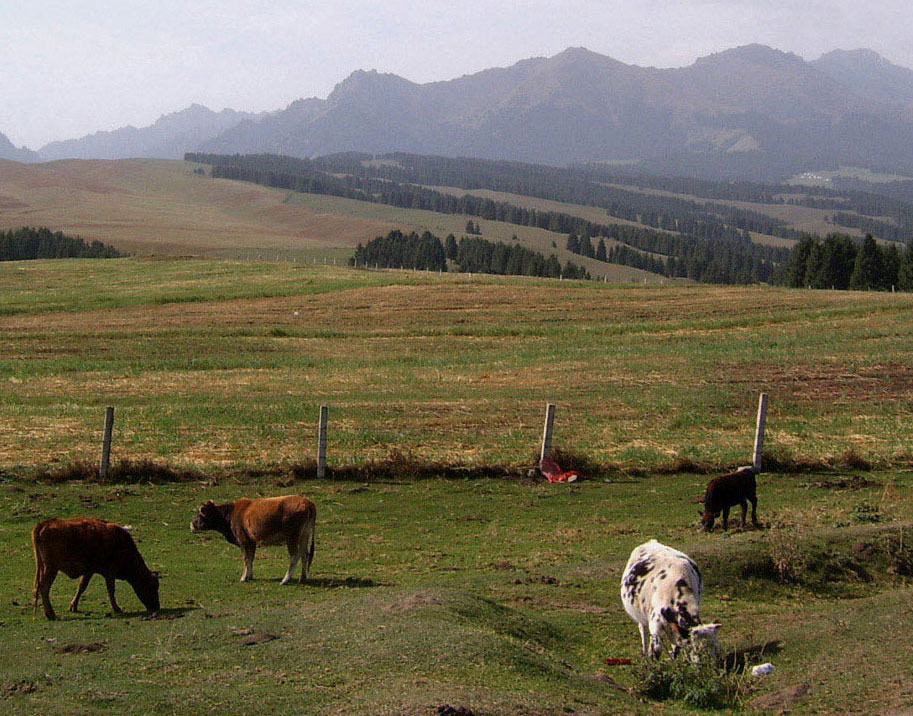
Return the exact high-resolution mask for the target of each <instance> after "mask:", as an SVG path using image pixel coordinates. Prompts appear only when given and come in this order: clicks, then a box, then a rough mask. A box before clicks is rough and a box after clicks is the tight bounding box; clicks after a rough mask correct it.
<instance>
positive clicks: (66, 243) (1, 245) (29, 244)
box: [0, 227, 122, 261]
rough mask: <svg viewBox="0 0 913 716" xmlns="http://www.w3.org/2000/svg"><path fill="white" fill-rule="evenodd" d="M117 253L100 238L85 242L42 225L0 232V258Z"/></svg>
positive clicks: (103, 256) (113, 255)
mask: <svg viewBox="0 0 913 716" xmlns="http://www.w3.org/2000/svg"><path fill="white" fill-rule="evenodd" d="M119 256H122V254H121V253H120V252H118V251H117V250H116V249H115V248H113V247H111V246H108V245H107V244H103V243H102V242H101V241H92V242H86V241H83V240H82V239H80V238H78V237H76V238H73V237H72V236H66V235H64V234H63V233H61V232H60V231H51V230H50V229H48V228H45V227H42V228H40V229H30V228H27V227H24V228H21V229H13V230H11V231H6V232H3V231H0V261H25V260H28V259H68V258H80V259H110V258H117V257H119Z"/></svg>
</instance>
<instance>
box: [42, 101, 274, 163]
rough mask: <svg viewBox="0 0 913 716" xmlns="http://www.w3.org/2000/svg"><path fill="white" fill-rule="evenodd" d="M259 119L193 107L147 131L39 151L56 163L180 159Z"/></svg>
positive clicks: (130, 129)
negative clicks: (251, 120)
mask: <svg viewBox="0 0 913 716" xmlns="http://www.w3.org/2000/svg"><path fill="white" fill-rule="evenodd" d="M257 116H260V115H256V114H253V113H250V112H236V111H235V110H233V109H224V110H222V111H221V112H213V111H212V110H211V109H208V108H206V107H204V106H202V105H199V104H192V105H191V106H190V107H188V108H187V109H184V110H181V111H180V112H172V113H171V114H165V115H162V116H161V117H159V118H158V120H156V122H155V123H154V124H151V125H149V126H148V127H142V128H136V127H132V126H128V127H122V128H120V129H115V130H113V131H110V132H96V133H95V134H89V135H86V136H85V137H82V138H80V139H69V140H66V141H62V142H51V143H50V144H47V145H45V146H44V147H42V148H41V149H40V150H38V152H37V155H38V158H39V160H40V161H52V160H54V159H126V158H131V157H149V158H160V159H180V158H181V157H183V156H184V153H185V152H189V151H192V150H193V149H194V148H195V147H197V146H199V145H200V144H201V143H203V142H206V141H207V140H209V139H211V138H213V137H215V136H217V135H219V134H221V133H222V132H224V131H225V130H226V129H229V128H230V127H233V126H235V125H236V124H238V123H239V122H243V121H244V120H248V119H252V118H254V117H257Z"/></svg>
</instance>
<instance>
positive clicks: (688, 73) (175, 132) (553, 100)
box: [38, 45, 913, 179]
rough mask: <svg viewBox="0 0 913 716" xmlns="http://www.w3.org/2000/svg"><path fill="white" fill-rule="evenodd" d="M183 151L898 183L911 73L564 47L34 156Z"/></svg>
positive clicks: (846, 61) (385, 79)
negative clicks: (832, 176) (855, 177)
mask: <svg viewBox="0 0 913 716" xmlns="http://www.w3.org/2000/svg"><path fill="white" fill-rule="evenodd" d="M195 150H199V151H204V152H216V153H275V154H285V155H290V156H297V157H309V156H317V155H323V154H330V153H334V152H345V151H366V152H376V153H386V152H395V151H403V152H412V153H417V154H439V155H450V156H474V157H480V158H489V159H512V160H521V161H527V162H539V163H545V164H557V165H566V164H568V163H572V162H602V161H615V160H639V161H641V162H643V163H644V166H645V167H646V168H648V169H656V170H659V171H666V172H675V173H683V174H697V175H705V176H718V177H719V176H725V177H732V178H750V179H775V178H782V177H783V176H785V175H788V174H790V173H794V172H796V171H801V170H805V169H825V168H828V167H833V168H836V167H837V166H838V165H840V164H858V165H862V166H866V167H869V168H872V169H885V170H891V171H895V172H901V173H903V172H913V70H910V69H907V68H904V67H899V66H897V65H894V64H892V63H890V62H888V61H887V60H885V59H884V58H882V57H880V56H879V55H877V53H874V52H873V51H871V50H854V51H843V50H837V51H834V52H830V53H828V54H826V55H824V56H822V57H821V58H819V59H818V60H815V61H813V62H807V61H805V60H804V59H802V58H801V57H799V56H798V55H795V54H792V53H788V52H781V51H779V50H775V49H772V48H770V47H767V46H764V45H746V46H743V47H738V48H734V49H731V50H726V51H723V52H719V53H715V54H712V55H709V56H707V57H702V58H700V59H699V60H697V61H696V62H695V63H694V64H692V65H689V66H687V67H682V68H674V69H657V68H651V67H639V66H636V65H628V64H625V63H623V62H619V61H617V60H614V59H612V58H610V57H606V56H604V55H600V54H598V53H595V52H591V51H589V50H586V49H584V48H569V49H568V50H565V51H564V52H562V53H560V54H558V55H555V56H553V57H548V58H541V57H540V58H532V59H527V60H522V61H520V62H518V63H516V64H515V65H512V66H510V67H504V68H494V69H488V70H483V71H481V72H477V73H475V74H471V75H465V76H463V77H459V78H457V79H453V80H448V81H441V82H431V83H427V84H416V83H413V82H410V81H409V80H406V79H404V78H402V77H399V76H397V75H392V74H382V73H378V72H376V71H363V70H358V71H356V72H353V73H352V74H351V75H350V76H349V77H348V78H346V79H345V80H344V81H342V82H340V83H339V84H338V85H337V86H336V87H335V89H334V90H333V91H332V92H331V93H330V95H329V96H328V97H327V98H326V99H318V98H310V99H300V100H296V101H295V102H292V103H291V104H290V105H288V106H287V107H286V108H285V109H282V110H277V111H275V112H270V113H261V114H257V115H254V114H249V113H243V112H233V111H232V110H224V111H223V112H219V113H216V112H212V111H211V110H208V109H206V108H205V107H201V106H199V105H193V106H192V107H190V108H188V109H186V110H183V111H182V112H176V113H174V114H170V115H165V116H163V117H161V118H160V119H159V120H158V121H157V122H156V123H155V124H153V125H151V126H150V127H145V128H142V129H136V128H133V127H125V128H123V129H120V130H115V131H114V132H99V133H96V134H93V135H89V136H87V137H83V138H82V139H78V140H69V141H67V142H53V143H51V144H49V145H47V146H46V147H43V148H42V149H41V150H39V152H38V156H39V158H40V159H42V160H48V159H55V158H62V157H64V156H67V157H86V158H88V157H93V158H120V157H127V156H142V157H169V158H173V157H178V156H182V155H183V153H184V152H185V151H195Z"/></svg>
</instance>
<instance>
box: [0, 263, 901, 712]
mask: <svg viewBox="0 0 913 716" xmlns="http://www.w3.org/2000/svg"><path fill="white" fill-rule="evenodd" d="M911 302H913V297H910V296H904V295H900V294H896V295H891V294H860V293H849V292H843V293H841V292H824V291H815V292H811V291H808V292H806V291H787V290H782V289H771V288H761V287H752V288H734V287H706V286H701V287H697V286H676V287H642V286H641V287H632V286H605V285H602V284H597V283H593V282H558V281H548V280H535V279H525V278H496V277H490V276H486V277H468V276H457V275H449V276H447V275H445V276H437V275H433V274H425V273H414V272H398V271H380V272H378V271H353V270H349V269H342V268H335V269H334V268H332V267H309V266H301V265H293V264H288V263H266V262H231V261H215V260H202V259H196V260H190V259H119V260H109V261H87V260H82V261H79V260H73V261H36V262H20V263H6V264H0V385H2V386H3V390H2V391H0V501H2V507H3V509H2V510H0V547H2V548H3V549H4V550H5V552H6V554H7V561H6V564H5V568H4V569H3V570H0V605H2V606H0V630H2V632H3V636H4V644H5V645H10V644H15V645H16V647H17V648H15V649H13V648H4V649H0V708H2V709H3V711H4V713H10V714H33V713H43V714H103V713H125V714H130V713H161V714H167V713H175V712H182V713H183V712H193V713H213V712H221V711H224V710H225V708H226V707H227V706H228V705H229V704H230V705H231V708H232V709H233V710H236V711H239V712H243V713H245V714H261V713H262V714H267V713H276V712H289V711H292V710H295V711H301V712H305V713H314V714H391V715H392V714H406V715H411V714H415V715H425V714H428V715H429V716H431V715H432V714H434V713H435V710H436V707H437V706H439V705H441V704H445V703H449V704H452V705H454V706H466V707H468V708H470V709H472V710H473V711H474V713H475V714H477V715H478V716H485V715H487V716H496V715H502V714H503V715H504V716H513V715H515V714H527V715H529V716H532V715H534V714H535V715H538V714H548V715H550V716H551V715H557V714H565V713H578V714H652V713H669V714H676V713H682V712H683V711H688V710H689V707H687V706H686V705H685V704H683V703H682V702H681V701H679V700H672V701H666V702H662V703H657V702H654V701H651V700H649V699H644V697H641V696H640V695H638V693H637V691H636V690H635V689H634V687H635V686H636V685H637V684H638V679H637V676H636V667H632V666H606V664H605V663H604V660H605V659H606V658H609V657H636V655H637V652H638V649H639V638H638V636H637V630H636V627H635V626H634V624H633V623H632V622H630V620H629V619H628V618H627V616H626V615H625V614H624V612H623V610H622V608H621V605H620V600H619V598H618V581H619V578H620V574H621V570H622V568H623V566H624V563H625V561H626V559H627V555H628V553H629V552H630V550H631V548H632V547H633V546H635V545H636V544H638V543H640V542H642V541H644V540H645V539H648V538H650V537H657V538H659V539H661V540H662V541H664V542H666V543H669V544H672V545H674V546H676V547H679V548H683V549H685V550H686V551H687V552H688V553H689V554H691V555H692V556H693V557H694V558H695V559H696V560H697V561H698V563H699V564H700V565H701V567H702V569H703V572H704V576H705V581H706V583H707V590H708V593H707V596H706V598H705V604H704V607H703V609H702V614H703V616H704V617H705V619H707V620H718V621H721V622H722V623H723V624H724V631H723V635H724V637H723V642H724V647H725V650H726V651H727V652H729V653H730V656H731V657H732V658H735V656H736V655H737V654H748V658H749V661H757V662H760V661H772V662H773V663H774V664H775V665H776V667H777V671H776V672H775V673H774V674H773V675H771V676H768V677H765V678H764V679H761V680H753V679H751V678H750V677H748V676H744V677H741V684H742V688H743V691H742V692H740V699H739V704H740V706H741V709H740V710H741V711H742V712H745V713H753V712H755V711H757V710H758V708H760V706H761V705H763V702H757V701H755V700H756V699H758V698H762V699H763V698H767V697H770V695H771V694H774V695H775V694H777V693H778V692H781V691H783V690H784V689H787V688H788V687H792V686H795V685H797V684H806V685H808V687H809V691H808V693H807V695H805V696H803V697H801V698H799V699H798V700H797V701H795V703H792V702H791V701H789V700H787V706H788V707H789V708H790V709H791V712H792V713H843V712H850V711H851V710H852V708H853V707H854V706H853V705H854V704H855V705H857V706H858V705H859V704H863V703H864V704H865V705H866V706H865V708H866V709H867V710H868V711H869V712H872V713H883V714H901V713H906V712H908V709H909V707H910V706H911V705H913V679H911V677H910V674H911V673H913V672H911V669H913V650H911V648H910V646H909V644H908V643H907V640H906V639H904V638H903V636H902V629H899V628H898V624H899V622H898V620H901V622H904V620H906V619H908V617H909V611H910V607H909V594H910V590H909V587H910V578H911V575H913V550H911V548H910V546H909V545H910V528H911V524H910V520H909V505H910V499H911V489H913V477H911V473H910V472H909V471H908V467H909V464H910V457H909V448H908V431H909V424H910V419H909V416H910V411H911V405H913V324H911V322H910V320H909V316H910V308H911ZM760 390H766V391H768V392H769V394H770V396H771V412H770V415H769V432H768V445H769V449H770V454H771V456H772V457H775V458H777V459H778V460H779V461H780V463H781V464H783V465H795V464H797V463H798V462H799V461H801V460H805V461H807V462H808V463H809V464H811V465H818V467H819V468H821V467H825V466H826V465H827V464H833V465H835V466H836V467H835V468H834V469H832V470H827V471H825V472H821V473H817V472H811V473H802V474H788V473H782V472H781V473H776V472H774V473H766V474H764V475H762V476H761V478H760V480H759V496H760V508H759V513H760V517H761V520H762V522H764V523H765V527H766V529H763V530H759V531H748V532H744V533H737V532H733V533H731V534H720V533H715V534H711V535H706V534H702V533H700V532H698V531H697V528H696V525H697V514H696V512H697V510H698V508H699V505H698V504H697V500H699V498H700V495H701V493H702V490H703V486H704V484H705V483H706V480H707V477H706V476H705V475H695V474H690V473H688V472H677V473H674V474H667V473H664V472H663V470H664V469H666V468H669V467H671V466H673V463H675V461H676V458H679V459H680V460H681V459H684V458H687V459H689V460H691V461H693V462H695V463H701V464H707V465H710V466H713V467H715V468H718V469H719V468H721V467H722V466H724V465H733V464H739V463H744V462H745V460H746V459H747V457H748V454H749V450H750V441H751V436H752V422H753V411H754V405H755V401H756V398H757V393H758V391H760ZM546 401H553V402H556V403H557V404H558V419H557V423H556V435H555V441H556V444H557V445H558V446H559V447H561V448H563V449H568V450H572V451H574V452H576V453H578V454H580V455H583V456H585V457H587V458H589V459H590V460H592V461H593V462H596V463H602V464H603V467H602V468H601V470H600V471H599V472H597V473H594V474H591V475H590V477H591V478H592V479H590V480H588V481H584V482H582V483H578V484H575V485H571V486H568V485H549V484H542V483H534V482H529V481H527V480H525V479H522V477H521V476H522V475H523V474H524V468H525V467H527V466H528V465H529V464H530V463H531V461H532V457H533V454H534V453H535V450H536V444H537V440H538V437H539V431H540V429H541V418H542V409H543V407H544V403H545V402H546ZM108 404H111V405H115V406H117V408H118V413H117V419H116V428H115V448H114V455H115V458H133V459H136V458H153V459H155V460H156V461H158V462H159V463H160V464H169V465H173V466H177V467H190V468H195V469H196V470H197V471H198V473H197V476H196V479H194V480H192V481H190V482H185V483H179V484H160V485H150V484H94V483H90V482H80V481H70V482H62V483H52V482H48V481H43V482H42V481H36V480H35V475H36V473H37V472H39V471H41V470H50V471H51V472H52V473H53V472H54V470H55V469H58V468H62V467H65V466H66V465H68V464H70V462H71V461H73V460H89V461H91V460H95V459H97V452H98V443H99V432H100V426H101V418H102V414H103V407H104V406H105V405H108ZM320 404H327V405H329V406H330V462H331V467H332V466H333V465H334V464H336V465H340V464H362V463H364V462H365V461H366V460H369V459H374V458H383V457H385V456H387V455H388V454H389V453H390V451H391V450H400V451H404V452H407V453H411V454H412V455H413V456H414V457H415V459H417V460H426V461H437V462H440V463H442V465H457V466H480V465H502V466H505V467H504V471H505V477H503V478H484V479H482V478H479V479H469V478H463V479H440V478H438V479H428V480H411V479H408V475H394V476H393V478H392V479H383V480H372V481H369V482H364V483H363V482H361V481H360V480H357V481H356V480H335V481H334V480H322V481H317V480H310V479H309V480H296V479H295V475H296V474H298V475H300V473H297V472H296V471H295V470H294V466H295V465H296V464H299V463H303V462H307V461H308V460H309V459H312V458H313V448H314V443H315V442H316V441H315V435H314V422H315V420H316V415H317V407H318V406H319V405H320ZM866 462H869V463H873V464H874V465H875V470H874V471H864V472H861V473H860V472H858V471H857V470H856V469H849V468H846V467H843V468H841V467H840V465H843V464H847V465H853V466H855V467H856V468H859V467H864V466H865V463H866ZM258 475H259V476H258ZM289 492H301V493H304V494H307V495H309V496H311V497H312V498H313V499H314V500H315V501H316V502H317V504H318V510H319V521H318V533H317V535H318V546H317V555H316V559H315V563H314V568H313V571H312V580H311V582H310V583H309V584H307V585H304V586H297V585H296V586H289V587H280V585H279V584H278V579H279V578H280V577H281V576H282V574H283V573H284V568H285V556H284V550H281V549H279V548H267V549H264V550H261V552H260V554H259V555H258V560H257V563H256V574H257V577H258V579H257V580H256V581H254V582H252V583H249V584H243V585H242V584H238V583H237V579H238V578H239V576H240V571H241V559H240V555H239V553H238V551H237V548H234V547H232V546H230V545H228V544H227V543H226V542H224V541H222V540H221V538H217V536H216V535H214V534H211V533H210V534H207V535H204V536H200V535H191V534H190V532H189V530H188V523H189V521H190V519H191V518H192V517H193V514H194V513H195V511H196V509H197V507H198V505H199V503H200V502H202V501H203V500H204V499H206V498H213V499H216V500H222V499H231V498H234V497H237V496H240V495H249V496H254V495H271V494H282V493H289ZM77 514H85V515H94V516H99V517H104V518H107V519H112V520H116V521H119V522H121V523H123V524H130V525H133V527H134V535H135V537H136V538H137V540H138V543H139V546H140V549H141V551H142V552H143V553H144V555H145V556H146V557H147V559H148V561H149V562H150V565H151V566H152V567H153V568H155V569H161V570H163V571H164V573H165V576H164V577H163V580H162V601H163V607H164V610H163V612H162V614H161V615H160V616H159V618H157V619H144V618H143V616H144V615H143V614H142V613H141V612H139V611H137V610H138V609H139V608H140V605H139V602H138V600H137V599H136V598H135V596H134V595H133V594H132V592H131V590H130V589H129V586H128V585H126V584H125V583H119V585H118V594H119V599H120V602H121V604H122V606H123V607H124V608H125V609H126V610H127V614H126V615H124V616H123V617H117V618H115V617H111V616H109V615H108V606H107V603H106V600H105V596H104V589H103V587H102V582H101V581H98V580H97V578H96V581H95V582H93V584H92V585H91V586H90V587H89V590H88V592H87V593H86V596H85V597H84V600H83V602H82V606H83V609H84V610H85V613H84V614H80V615H71V614H69V613H67V612H66V611H65V607H66V604H67V603H68V601H69V598H70V596H71V595H72V592H73V591H75V582H73V581H72V580H68V579H66V578H65V577H60V578H59V579H58V582H57V584H56V585H55V588H54V590H53V592H52V599H53V601H54V604H55V606H56V607H57V611H58V614H60V615H61V616H62V619H61V620H60V621H58V622H55V623H49V622H46V621H44V619H43V618H41V617H34V616H33V615H32V610H31V606H30V600H31V583H32V577H33V573H34V572H33V565H32V554H31V546H30V544H29V531H30V529H31V527H32V525H33V524H34V523H35V522H36V521H37V520H38V519H41V518H45V517H50V516H55V515H58V516H63V515H77ZM248 631H252V632H254V633H260V632H267V633H269V634H272V635H275V636H278V637H279V638H278V639H274V640H272V641H268V642H265V643H261V644H256V645H253V646H244V645H243V644H242V639H243V638H244V636H245V635H246V634H247V632H248ZM98 643H100V644H101V645H102V646H101V647H100V649H101V650H100V651H91V652H90V653H67V652H66V647H71V649H70V651H72V650H73V647H72V645H74V644H75V645H88V644H98ZM77 651H78V649H77ZM635 660H636V659H635ZM756 706H757V707H758V708H756Z"/></svg>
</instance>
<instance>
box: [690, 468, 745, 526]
mask: <svg viewBox="0 0 913 716" xmlns="http://www.w3.org/2000/svg"><path fill="white" fill-rule="evenodd" d="M755 474H756V472H755V469H754V468H753V467H740V468H739V469H738V470H736V471H735V472H731V473H729V474H728V475H721V476H720V477H715V478H713V479H712V480H711V481H710V482H709V483H707V491H706V492H705V493H704V511H703V513H701V524H702V525H704V530H705V531H706V532H712V531H713V522H714V520H715V519H716V517H717V516H718V515H719V514H720V512H722V513H723V529H724V530H725V529H728V528H729V508H730V507H734V506H735V505H741V506H742V522H741V526H742V529H745V516H746V514H747V513H748V503H749V502H750V503H751V522H752V524H753V525H754V526H755V527H758V496H757V481H756V480H755Z"/></svg>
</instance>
